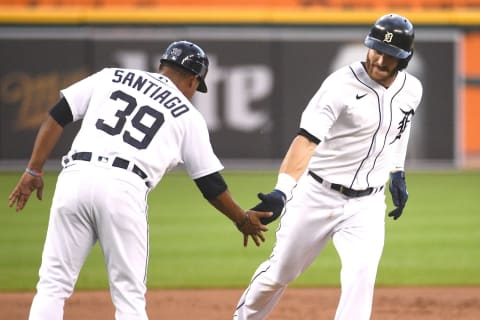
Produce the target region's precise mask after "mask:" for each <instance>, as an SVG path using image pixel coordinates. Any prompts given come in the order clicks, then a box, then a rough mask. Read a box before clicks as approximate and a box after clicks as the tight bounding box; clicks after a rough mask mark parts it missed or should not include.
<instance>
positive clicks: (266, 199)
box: [251, 189, 286, 224]
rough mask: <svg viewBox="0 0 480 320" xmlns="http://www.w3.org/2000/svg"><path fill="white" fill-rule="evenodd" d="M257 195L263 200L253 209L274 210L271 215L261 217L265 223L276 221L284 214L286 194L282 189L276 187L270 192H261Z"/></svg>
mask: <svg viewBox="0 0 480 320" xmlns="http://www.w3.org/2000/svg"><path fill="white" fill-rule="evenodd" d="M257 196H258V198H259V199H260V200H261V202H260V203H259V204H257V205H256V206H255V207H253V208H252V209H251V210H256V211H271V212H273V214H272V215H271V216H270V217H267V218H261V219H260V221H261V222H262V223H263V224H269V223H270V222H273V221H275V220H276V219H277V218H278V217H279V216H280V215H281V214H282V211H283V208H284V207H285V201H286V196H285V194H284V193H283V192H282V191H280V190H277V189H274V190H273V191H272V192H270V193H267V194H263V193H259V194H258V195H257Z"/></svg>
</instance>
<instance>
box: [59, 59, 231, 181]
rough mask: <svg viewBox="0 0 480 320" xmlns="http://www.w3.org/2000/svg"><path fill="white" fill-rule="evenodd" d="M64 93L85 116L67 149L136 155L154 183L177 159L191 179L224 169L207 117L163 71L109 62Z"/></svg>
mask: <svg viewBox="0 0 480 320" xmlns="http://www.w3.org/2000/svg"><path fill="white" fill-rule="evenodd" d="M61 93H62V95H63V96H64V97H65V98H66V99H67V101H68V104H69V105H70V108H71V110H72V114H73V120H74V121H75V120H79V119H83V123H82V127H81V129H80V131H79V133H78V134H77V136H76V137H75V140H74V141H73V144H72V147H71V150H70V152H69V154H74V153H76V152H85V151H87V152H92V153H93V154H95V155H101V156H105V157H112V158H114V157H115V156H119V157H122V158H124V159H126V160H128V161H133V162H134V163H135V164H136V165H137V166H139V167H140V169H142V170H143V171H144V172H145V173H146V174H147V176H148V179H149V181H150V183H151V185H152V186H155V185H156V184H157V183H158V182H159V181H160V179H161V178H162V176H163V175H164V174H165V173H166V172H167V171H168V170H170V169H171V168H173V167H175V166H177V165H178V164H179V163H184V164H185V167H186V169H187V171H188V173H189V175H190V176H191V178H192V179H196V178H199V177H203V176H205V175H208V174H210V173H213V172H216V171H219V170H221V169H223V166H222V164H221V163H220V161H219V160H218V158H217V156H216V155H215V154H214V152H213V150H212V147H211V144H210V139H209V134H208V129H207V125H206V123H205V120H204V118H203V117H202V115H201V114H200V112H199V111H198V110H197V109H195V108H194V107H193V106H192V104H191V103H190V101H188V99H187V98H185V96H184V95H183V94H182V93H181V92H180V91H179V90H178V88H177V87H176V86H175V85H174V84H173V83H172V81H170V80H169V79H168V78H166V77H164V76H162V75H160V74H156V73H149V72H145V71H139V70H131V69H115V68H105V69H103V70H101V71H100V72H97V73H95V74H93V75H91V76H90V77H87V78H85V79H84V80H82V81H80V82H78V83H76V84H73V85H72V86H70V87H68V88H66V89H64V90H62V91H61ZM125 174H128V173H125Z"/></svg>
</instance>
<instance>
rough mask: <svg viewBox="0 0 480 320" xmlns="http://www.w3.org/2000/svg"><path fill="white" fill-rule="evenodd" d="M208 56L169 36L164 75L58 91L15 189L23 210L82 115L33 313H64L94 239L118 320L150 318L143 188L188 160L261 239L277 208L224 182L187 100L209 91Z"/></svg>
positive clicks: (123, 72)
mask: <svg viewBox="0 0 480 320" xmlns="http://www.w3.org/2000/svg"><path fill="white" fill-rule="evenodd" d="M207 71H208V57H207V55H206V54H205V52H204V51H203V50H202V49H201V48H200V47H198V46H197V45H196V44H194V43H191V42H188V41H177V42H173V43H172V44H170V45H169V46H168V48H167V49H166V51H165V53H164V54H163V56H162V58H161V60H160V67H159V73H149V72H145V71H139V70H129V69H119V68H105V69H103V70H101V71H99V72H97V73H95V74H93V75H91V76H89V77H87V78H85V79H83V80H81V81H79V82H77V83H75V84H73V85H71V86H70V87H68V88H66V89H64V90H62V91H61V94H62V98H61V99H60V101H59V102H58V103H57V104H56V106H54V107H53V108H52V110H51V111H50V113H49V116H48V118H47V119H46V121H45V122H44V124H43V125H42V127H41V129H40V131H39V133H38V135H37V139H36V141H35V145H34V148H33V152H32V156H31V159H30V161H29V164H28V167H27V169H26V172H25V173H24V174H23V176H22V177H21V178H20V181H19V183H18V184H17V186H16V187H15V188H14V190H13V191H12V193H11V195H10V198H9V205H10V207H12V206H14V205H15V204H16V210H17V211H19V210H21V209H23V207H24V206H25V204H26V202H27V200H28V198H29V196H30V194H31V193H32V192H33V191H35V190H37V197H38V198H39V199H41V197H42V190H43V180H42V173H41V172H42V167H43V165H44V163H45V161H46V159H47V158H48V155H49V154H50V153H51V150H52V149H53V147H54V146H55V144H56V142H57V141H58V138H59V137H60V135H61V133H62V131H63V127H64V126H65V125H66V124H68V123H70V122H72V121H77V120H80V119H82V120H83V123H82V126H81V128H80V131H79V132H78V134H77V136H76V137H75V139H74V141H73V144H72V146H71V149H70V151H69V152H68V154H67V155H66V156H65V157H64V158H63V160H62V164H63V167H64V168H63V170H62V172H61V173H60V175H59V177H58V181H57V186H56V190H55V194H54V197H53V201H52V207H51V212H50V220H49V225H48V232H47V236H46V240H45V245H44V249H43V255H42V263H41V267H40V271H39V276H40V280H39V282H38V284H37V293H36V295H35V297H34V299H33V302H32V305H31V309H30V316H29V319H30V320H39V319H43V320H59V319H63V307H64V302H65V300H66V299H67V298H68V297H70V295H71V294H72V292H73V289H74V285H75V283H76V281H77V277H78V274H79V272H80V269H81V267H82V265H83V264H84V261H85V259H86V258H87V256H88V254H89V252H90V250H91V249H92V247H93V245H94V244H95V243H96V241H98V242H99V244H100V246H101V249H102V252H103V254H104V257H105V264H106V267H107V272H108V277H109V285H110V291H111V297H112V301H113V304H114V306H115V310H116V311H115V318H116V319H118V320H140V319H142V320H143V319H147V313H146V303H145V293H146V276H147V265H148V221H147V195H148V193H149V191H150V190H151V189H152V188H153V187H155V185H156V184H157V183H158V182H159V181H160V180H161V178H162V177H163V175H164V174H165V173H166V172H168V171H169V170H170V169H171V168H173V167H174V166H176V165H177V164H179V163H184V164H185V167H186V170H187V171H188V174H189V175H190V177H191V178H192V179H193V180H194V181H195V183H196V184H197V186H198V188H199V189H200V191H201V192H202V194H203V196H204V197H205V198H206V199H207V200H208V201H209V202H210V203H211V204H212V205H213V206H214V207H215V208H217V209H218V210H219V211H221V212H222V213H223V214H225V215H226V216H227V217H228V218H230V219H231V220H232V221H233V222H234V223H235V224H236V226H237V228H238V229H239V230H240V231H241V232H242V233H243V235H244V239H243V242H244V245H245V246H246V245H247V242H248V238H249V237H252V238H253V240H254V241H255V243H256V244H257V245H259V244H260V242H261V241H264V236H263V232H264V231H266V230H268V228H267V227H266V226H264V225H263V224H261V223H260V221H259V219H260V218H262V217H263V218H266V217H268V216H270V215H271V213H266V212H255V211H250V210H249V211H247V212H245V211H244V210H243V209H241V208H240V207H239V206H238V205H237V204H236V202H235V201H234V199H233V198H232V196H231V195H230V192H229V190H228V188H227V185H226V183H225V181H224V180H223V178H222V176H221V174H220V173H219V171H220V170H222V169H223V166H222V164H221V163H220V161H219V159H218V158H217V157H216V155H215V154H214V152H213V150H212V147H211V144H210V140H209V133H208V130H207V126H206V122H205V121H204V119H203V117H202V116H201V114H200V113H199V112H198V111H197V110H196V109H195V108H194V107H193V105H192V104H191V102H190V100H191V98H192V96H193V95H194V93H195V92H196V91H197V90H198V91H201V92H206V91H207V87H206V84H205V77H206V75H207Z"/></svg>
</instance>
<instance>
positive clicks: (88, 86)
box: [60, 69, 106, 121]
mask: <svg viewBox="0 0 480 320" xmlns="http://www.w3.org/2000/svg"><path fill="white" fill-rule="evenodd" d="M105 70H106V69H103V70H102V71H99V72H97V73H94V74H92V75H90V76H88V77H86V78H84V79H82V80H80V81H78V82H76V83H74V84H72V85H71V86H69V87H67V88H65V89H63V90H61V91H60V95H61V96H62V97H64V98H65V99H66V100H67V102H68V105H69V106H70V109H71V111H72V115H73V121H77V120H79V119H83V117H84V115H85V113H86V112H87V109H88V104H89V103H90V99H91V97H92V95H93V92H94V89H95V88H96V87H97V86H98V85H100V83H101V81H100V78H101V77H102V73H104V71H105Z"/></svg>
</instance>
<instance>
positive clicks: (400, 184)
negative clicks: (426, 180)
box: [388, 171, 408, 220]
mask: <svg viewBox="0 0 480 320" xmlns="http://www.w3.org/2000/svg"><path fill="white" fill-rule="evenodd" d="M389 190H390V193H391V195H392V202H393V204H394V205H395V207H396V208H395V209H393V210H392V211H390V213H389V214H388V216H389V217H393V219H394V220H397V219H398V218H400V216H401V215H402V212H403V208H405V204H406V203H407V200H408V192H407V185H406V183H405V172H404V171H397V172H392V173H391V174H390V185H389Z"/></svg>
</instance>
